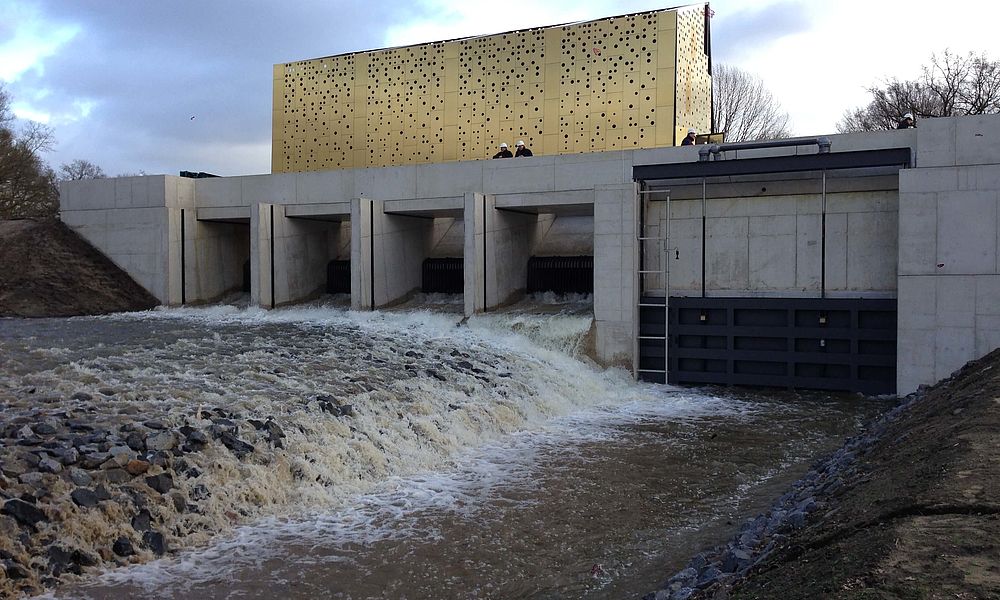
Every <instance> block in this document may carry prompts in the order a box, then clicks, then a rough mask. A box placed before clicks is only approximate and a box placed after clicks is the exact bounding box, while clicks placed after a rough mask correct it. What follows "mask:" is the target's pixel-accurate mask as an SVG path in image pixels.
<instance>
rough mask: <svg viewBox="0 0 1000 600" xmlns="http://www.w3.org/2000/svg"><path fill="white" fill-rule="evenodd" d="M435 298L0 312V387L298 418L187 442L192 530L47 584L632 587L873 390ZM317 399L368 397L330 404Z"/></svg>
mask: <svg viewBox="0 0 1000 600" xmlns="http://www.w3.org/2000/svg"><path fill="white" fill-rule="evenodd" d="M424 300H427V299H424ZM436 300H437V301H438V304H440V305H443V306H444V307H445V310H444V311H443V312H440V313H427V312H419V311H418V312H407V311H404V312H391V313H379V312H375V313H353V312H350V311H346V310H343V309H341V308H331V307H330V303H329V302H328V303H326V305H316V306H310V307H299V308H294V309H282V310H275V311H269V312H268V311H261V310H257V309H253V308H242V309H237V308H233V307H226V306H220V307H211V308H203V309H171V310H158V311H152V312H148V313H136V314H127V315H115V316H110V317H99V318H77V319H58V320H55V319H54V320H34V321H25V320H3V321H0V350H2V351H3V354H2V355H0V356H2V358H0V360H2V361H3V362H2V364H0V367H2V372H3V374H4V376H3V379H2V382H0V399H2V398H3V397H4V395H5V394H6V397H8V398H11V397H17V393H18V391H23V390H25V389H26V388H30V389H32V390H36V389H37V390H38V392H37V394H42V395H45V396H47V397H49V399H50V400H49V402H56V403H59V402H68V401H65V400H60V399H65V398H68V397H70V396H71V395H72V394H73V393H74V392H76V391H80V390H83V391H88V392H92V393H93V394H95V395H98V394H103V396H102V397H104V398H106V401H105V403H104V404H103V407H102V409H101V410H99V411H97V414H91V418H93V419H96V420H101V419H105V420H108V421H109V422H111V423H114V422H116V421H115V420H116V419H121V418H124V417H128V416H129V415H135V414H136V412H138V413H139V414H141V415H142V417H143V418H147V416H153V417H157V418H161V419H164V420H166V421H168V422H180V421H179V420H180V419H182V418H187V419H191V418H196V417H200V415H201V412H202V411H203V410H210V409H212V408H213V407H220V406H222V407H225V408H226V410H228V411H231V412H238V413H240V414H245V415H252V416H256V417H259V418H265V417H274V418H276V419H278V420H280V422H282V423H283V424H285V431H286V433H287V434H288V437H287V439H286V442H285V448H283V449H281V450H277V449H276V450H274V452H273V453H272V454H271V455H268V456H267V457H266V459H261V460H257V461H246V462H243V463H241V462H239V461H237V460H236V459H234V458H233V457H232V456H231V455H229V454H228V453H227V452H225V451H217V452H210V451H207V452H205V453H203V454H204V456H198V457H195V458H192V459H191V460H192V461H193V462H195V464H196V465H197V466H198V468H199V469H200V470H201V474H200V475H199V476H198V477H197V478H196V479H194V480H192V481H191V482H188V483H187V485H189V486H195V485H200V486H203V487H207V488H209V489H211V490H213V491H214V493H213V494H212V495H211V496H210V497H209V498H207V499H205V500H203V501H202V504H203V505H202V506H201V507H200V510H198V511H194V512H192V513H190V514H185V515H183V516H182V517H180V520H179V521H178V522H177V523H175V527H176V529H177V531H182V532H185V535H184V536H183V537H181V538H179V543H182V544H184V543H186V544H188V545H193V547H192V548H191V549H189V550H184V551H181V552H179V553H177V554H176V555H174V556H170V557H168V558H164V559H161V560H157V561H153V562H150V563H147V564H143V565H131V566H127V567H122V568H118V569H112V570H108V571H106V572H104V573H103V574H101V575H98V576H96V577H95V576H91V577H89V578H88V579H85V580H82V581H79V582H77V583H74V584H72V585H70V586H68V587H65V588H63V589H61V590H59V591H57V592H55V593H54V594H53V595H54V596H55V597H60V598H63V597H65V598H70V597H83V598H128V597H136V596H148V595H154V596H156V597H172V598H192V597H199V598H272V597H276V596H279V595H280V596H284V597H287V598H317V597H330V598H427V599H430V598H627V597H637V596H639V595H641V594H643V593H645V592H647V591H649V590H651V589H653V588H655V587H656V585H657V584H658V583H659V582H660V581H661V580H662V578H663V577H664V576H665V575H666V574H668V573H669V572H671V571H674V570H676V569H678V568H680V567H681V566H683V563H684V562H685V561H686V560H687V558H689V557H690V555H692V554H694V553H695V552H697V551H698V550H699V549H700V548H702V547H704V546H708V545H714V544H716V543H718V542H721V541H722V540H723V539H724V538H725V537H726V536H727V535H728V534H730V533H731V532H732V531H733V530H735V528H736V527H737V526H738V524H739V521H740V520H741V519H743V518H746V517H747V516H751V515H753V514H754V513H756V512H758V511H760V510H762V509H763V508H765V507H766V506H767V505H768V504H769V502H770V501H771V499H773V498H774V497H775V496H777V495H778V494H780V492H781V491H782V488H783V487H784V486H786V485H787V484H788V483H790V482H791V481H792V480H794V479H795V478H796V477H797V476H798V475H799V474H800V473H801V472H803V471H804V470H805V468H806V466H807V464H808V463H809V462H811V460H813V459H814V458H815V457H817V456H818V455H819V454H821V453H823V452H825V451H828V450H830V449H832V448H833V447H835V446H836V445H839V443H840V440H841V439H842V438H843V437H844V436H846V435H849V434H851V433H853V432H854V431H856V429H857V428H858V427H859V425H860V424H861V423H862V422H863V421H864V420H865V419H867V418H868V417H870V416H871V415H872V414H874V413H875V412H876V411H877V410H878V408H879V407H878V406H877V405H875V404H873V403H871V402H870V401H865V400H862V399H860V398H859V397H856V396H846V397H832V396H825V395H798V394H788V393H769V394H764V393H747V392H742V393H733V392H731V391H725V392H723V391H720V390H716V391H714V392H713V391H705V390H701V391H699V390H687V389H685V390H681V389H674V388H670V387H666V386H653V385H646V384H638V383H635V382H633V381H632V380H631V379H630V378H629V377H628V375H627V374H626V373H623V372H621V371H617V370H608V371H603V370H600V369H596V368H594V367H593V366H591V365H589V364H587V361H585V360H581V359H580V358H579V357H578V356H577V354H578V353H579V351H580V348H581V345H582V340H583V339H584V336H585V334H586V332H587V331H588V329H589V326H590V317H589V316H588V314H587V311H586V310H583V309H581V307H582V306H585V305H586V303H585V302H583V303H581V302H580V299H576V300H577V301H576V302H571V303H568V304H566V303H564V304H555V303H553V302H551V299H549V300H550V301H547V302H546V301H541V302H539V301H535V302H534V303H533V304H531V305H521V306H519V307H515V310H513V311H507V312H504V313H502V314H497V315H492V316H488V317H479V318H473V319H470V320H469V321H468V322H467V323H465V324H464V325H463V326H458V323H459V320H460V315H456V314H454V310H453V308H454V307H451V305H453V304H457V303H456V302H454V301H449V300H448V299H436ZM448 307H451V309H449V308H448ZM5 390H6V391H5ZM317 396H333V397H336V398H339V399H342V400H343V401H346V402H349V403H351V404H352V405H353V406H354V407H355V413H354V415H353V416H352V417H351V418H349V419H334V418H321V415H322V413H319V412H317V410H316V407H315V402H316V400H315V398H316V397H317ZM5 410H6V411H8V412H9V413H13V414H18V413H25V414H27V413H30V412H31V411H33V410H38V409H37V406H33V405H29V404H25V403H18V402H16V401H11V400H8V406H7V407H6V408H5ZM199 461H200V462H199ZM191 489H193V488H190V489H186V490H185V493H187V492H189V491H191ZM234 520H235V521H237V522H241V523H243V524H242V525H240V526H239V527H237V528H235V529H232V527H231V522H232V521H234ZM101 526H104V527H107V526H108V525H107V524H106V523H105V524H103V525H101V524H94V525H93V530H92V531H76V532H74V533H73V535H77V536H83V537H85V536H88V535H89V536H100V535H107V532H102V531H100V527H101ZM213 531H222V533H221V534H218V535H215V536H212V535H211V532H213ZM199 532H202V533H199Z"/></svg>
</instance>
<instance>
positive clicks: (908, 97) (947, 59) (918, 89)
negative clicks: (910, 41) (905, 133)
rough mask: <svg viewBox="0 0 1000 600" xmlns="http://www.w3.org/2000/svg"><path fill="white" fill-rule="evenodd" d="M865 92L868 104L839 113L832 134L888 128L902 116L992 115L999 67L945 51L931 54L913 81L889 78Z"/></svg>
mask: <svg viewBox="0 0 1000 600" xmlns="http://www.w3.org/2000/svg"><path fill="white" fill-rule="evenodd" d="M868 92H869V93H870V94H871V101H870V102H869V103H868V104H867V105H866V106H862V107H859V108H855V109H852V110H848V111H847V112H845V113H844V117H843V118H842V119H841V120H840V122H839V123H838V124H837V130H838V131H840V132H841V133H848V132H852V131H873V130H878V129H894V128H895V127H896V124H897V123H898V122H899V120H900V118H901V117H902V116H903V115H904V114H905V113H912V114H913V115H914V116H915V117H917V118H930V117H952V116H959V115H982V114H994V113H998V112H1000V62H997V61H994V60H990V59H989V58H987V57H986V55H985V54H978V55H977V54H973V53H971V52H970V53H969V54H967V55H965V56H961V55H958V54H953V53H951V52H950V51H948V50H945V51H944V52H942V53H941V55H940V56H938V55H931V62H930V64H929V65H926V66H924V67H923V68H922V70H921V75H920V77H918V78H917V79H913V80H900V79H896V78H893V79H889V80H887V81H886V82H885V83H884V85H882V86H873V87H870V88H868Z"/></svg>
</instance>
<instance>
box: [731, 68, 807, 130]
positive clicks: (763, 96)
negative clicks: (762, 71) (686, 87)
mask: <svg viewBox="0 0 1000 600" xmlns="http://www.w3.org/2000/svg"><path fill="white" fill-rule="evenodd" d="M712 95H713V100H712V121H713V122H714V123H715V130H716V131H717V132H721V133H725V135H726V141H727V142H746V141H753V140H773V139H779V138H787V137H789V136H790V135H791V132H790V131H789V130H788V113H786V112H785V111H783V110H781V105H780V104H779V103H778V101H777V100H776V99H775V98H774V96H773V95H772V94H771V92H770V91H768V89H767V88H766V87H764V82H763V81H762V80H761V79H760V77H757V76H756V75H752V74H750V73H748V72H746V71H743V70H742V69H739V68H737V67H733V66H730V65H724V64H719V65H716V66H715V67H714V69H713V73H712Z"/></svg>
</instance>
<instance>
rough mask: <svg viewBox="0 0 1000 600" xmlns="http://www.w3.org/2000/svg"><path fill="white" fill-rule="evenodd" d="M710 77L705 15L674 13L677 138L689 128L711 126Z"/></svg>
mask: <svg viewBox="0 0 1000 600" xmlns="http://www.w3.org/2000/svg"><path fill="white" fill-rule="evenodd" d="M711 110H712V77H711V76H710V75H709V73H708V55H706V54H705V15H704V12H702V11H693V10H690V11H684V12H680V13H678V15H677V113H676V114H677V139H678V140H680V139H683V138H684V136H685V135H687V129H688V127H694V128H695V129H697V130H698V132H699V133H706V132H708V131H709V129H710V127H711Z"/></svg>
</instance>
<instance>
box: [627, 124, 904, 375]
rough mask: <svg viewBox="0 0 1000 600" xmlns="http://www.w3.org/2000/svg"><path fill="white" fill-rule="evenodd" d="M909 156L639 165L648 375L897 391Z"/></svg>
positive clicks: (640, 330) (642, 359)
mask: <svg viewBox="0 0 1000 600" xmlns="http://www.w3.org/2000/svg"><path fill="white" fill-rule="evenodd" d="M803 143H805V142H803ZM909 163H910V151H909V149H886V150H876V151H864V152H844V153H839V154H833V153H829V152H826V153H823V152H817V153H815V154H808V153H807V154H801V155H789V156H771V157H763V158H749V159H736V160H719V161H707V162H697V163H678V164H665V165H651V166H640V167H635V168H634V171H633V173H634V177H635V179H636V180H637V181H638V182H639V184H640V192H639V194H638V198H637V206H636V208H637V210H636V220H637V223H636V240H637V242H638V273H637V277H636V280H637V287H638V289H637V298H638V299H639V300H638V302H637V318H636V327H637V332H636V342H635V346H634V367H635V372H636V376H637V377H638V378H639V379H641V380H645V381H652V382H659V383H671V384H722V385H753V386H765V387H786V388H801V389H822V390H842V391H855V392H861V393H866V394H891V393H895V391H896V337H897V325H896V322H897V301H896V294H897V290H896V286H897V255H898V241H897V240H898V233H897V229H898V202H899V175H898V173H899V169H900V168H905V167H907V166H909Z"/></svg>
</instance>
